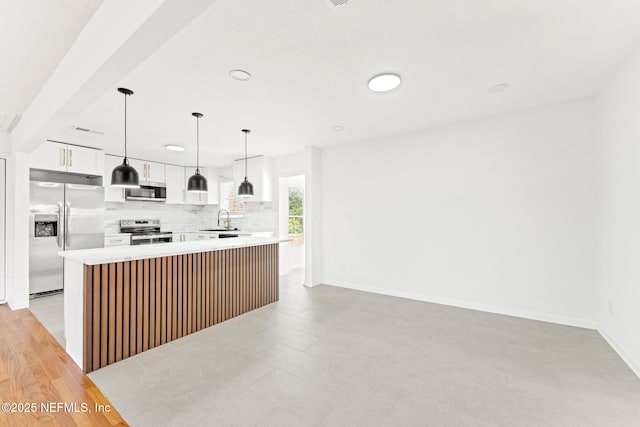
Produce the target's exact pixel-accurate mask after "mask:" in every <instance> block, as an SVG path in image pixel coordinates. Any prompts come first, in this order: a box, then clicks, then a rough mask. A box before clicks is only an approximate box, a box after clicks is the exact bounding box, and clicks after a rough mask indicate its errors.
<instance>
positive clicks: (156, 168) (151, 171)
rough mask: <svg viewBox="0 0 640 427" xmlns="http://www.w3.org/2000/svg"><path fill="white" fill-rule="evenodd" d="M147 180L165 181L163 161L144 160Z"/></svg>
mask: <svg viewBox="0 0 640 427" xmlns="http://www.w3.org/2000/svg"><path fill="white" fill-rule="evenodd" d="M146 166H147V171H146V172H147V176H146V178H147V181H149V182H166V178H165V165H164V164H163V163H155V162H146Z"/></svg>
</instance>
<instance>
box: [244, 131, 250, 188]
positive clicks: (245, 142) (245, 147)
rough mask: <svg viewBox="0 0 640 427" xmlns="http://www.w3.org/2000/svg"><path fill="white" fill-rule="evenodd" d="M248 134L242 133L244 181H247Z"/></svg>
mask: <svg viewBox="0 0 640 427" xmlns="http://www.w3.org/2000/svg"><path fill="white" fill-rule="evenodd" d="M248 133H249V132H245V133H244V180H245V181H246V180H247V134H248Z"/></svg>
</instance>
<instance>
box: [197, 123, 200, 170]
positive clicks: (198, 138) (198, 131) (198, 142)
mask: <svg viewBox="0 0 640 427" xmlns="http://www.w3.org/2000/svg"><path fill="white" fill-rule="evenodd" d="M196 144H197V152H196V172H197V173H199V172H200V117H198V116H196Z"/></svg>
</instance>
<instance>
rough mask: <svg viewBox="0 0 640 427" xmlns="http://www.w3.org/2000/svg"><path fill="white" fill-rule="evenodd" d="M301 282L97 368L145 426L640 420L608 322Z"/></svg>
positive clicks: (289, 279) (634, 382)
mask: <svg viewBox="0 0 640 427" xmlns="http://www.w3.org/2000/svg"><path fill="white" fill-rule="evenodd" d="M301 282H302V278H301V276H300V275H299V274H292V275H289V276H283V277H282V278H281V293H280V296H281V298H280V301H279V302H277V303H274V304H272V305H269V306H267V307H263V308H261V309H259V310H256V311H253V312H251V313H247V314H245V315H243V316H241V317H238V318H235V319H231V320H229V321H227V322H224V323H222V324H220V325H216V326H214V327H211V328H208V329H206V330H203V331H200V332H198V333H195V334H193V335H190V336H187V337H184V338H182V339H180V340H177V341H174V342H171V343H168V344H166V345H164V346H161V347H158V348H156V349H153V350H151V351H148V352H146V353H142V354H140V355H137V356H134V357H132V358H130V359H127V360H124V361H122V362H120V363H117V364H115V365H112V366H109V367H106V368H103V369H100V370H98V371H96V372H93V373H91V374H90V375H89V376H90V377H91V379H92V380H93V381H94V382H95V383H96V384H97V385H98V386H99V388H100V389H101V390H102V391H103V393H104V394H105V395H106V396H107V398H108V399H110V400H111V402H112V403H113V404H114V405H115V407H116V408H117V409H118V410H119V411H120V413H121V414H122V416H123V417H124V418H125V419H126V420H127V421H128V422H129V423H130V424H131V425H133V426H170V425H175V426H189V425H193V426H202V425H207V426H280V427H282V426H308V425H326V426H431V425H432V426H580V427H589V426H639V425H640V380H639V379H638V378H637V377H636V376H635V375H634V374H633V373H632V371H631V370H630V369H629V368H628V367H627V366H626V365H625V364H624V362H623V361H622V360H621V359H620V358H619V357H618V356H617V354H616V353H615V352H614V351H613V350H612V349H611V348H610V347H609V346H608V345H607V343H606V342H605V341H604V339H602V337H600V336H599V335H598V333H597V332H595V331H592V330H587V329H579V328H573V327H567V326H560V325H553V324H549V323H543V322H537V321H531V320H524V319H519V318H515V317H508V316H501V315H494V314H489V313H482V312H478V311H472V310H465V309H459V308H453V307H447V306H442V305H436V304H429V303H424V302H418V301H412V300H405V299H401V298H394V297H388V296H382V295H376V294H370V293H365V292H359V291H353V290H348V289H341V288H335V287H330V286H318V287H315V288H312V289H307V288H304V287H302V286H301V285H300V283H301Z"/></svg>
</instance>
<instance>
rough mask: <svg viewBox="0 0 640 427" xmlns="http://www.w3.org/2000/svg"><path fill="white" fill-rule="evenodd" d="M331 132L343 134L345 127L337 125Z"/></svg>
mask: <svg viewBox="0 0 640 427" xmlns="http://www.w3.org/2000/svg"><path fill="white" fill-rule="evenodd" d="M331 130H333V131H336V132H342V131H343V130H344V126H340V125H336V126H334V127H332V128H331Z"/></svg>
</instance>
